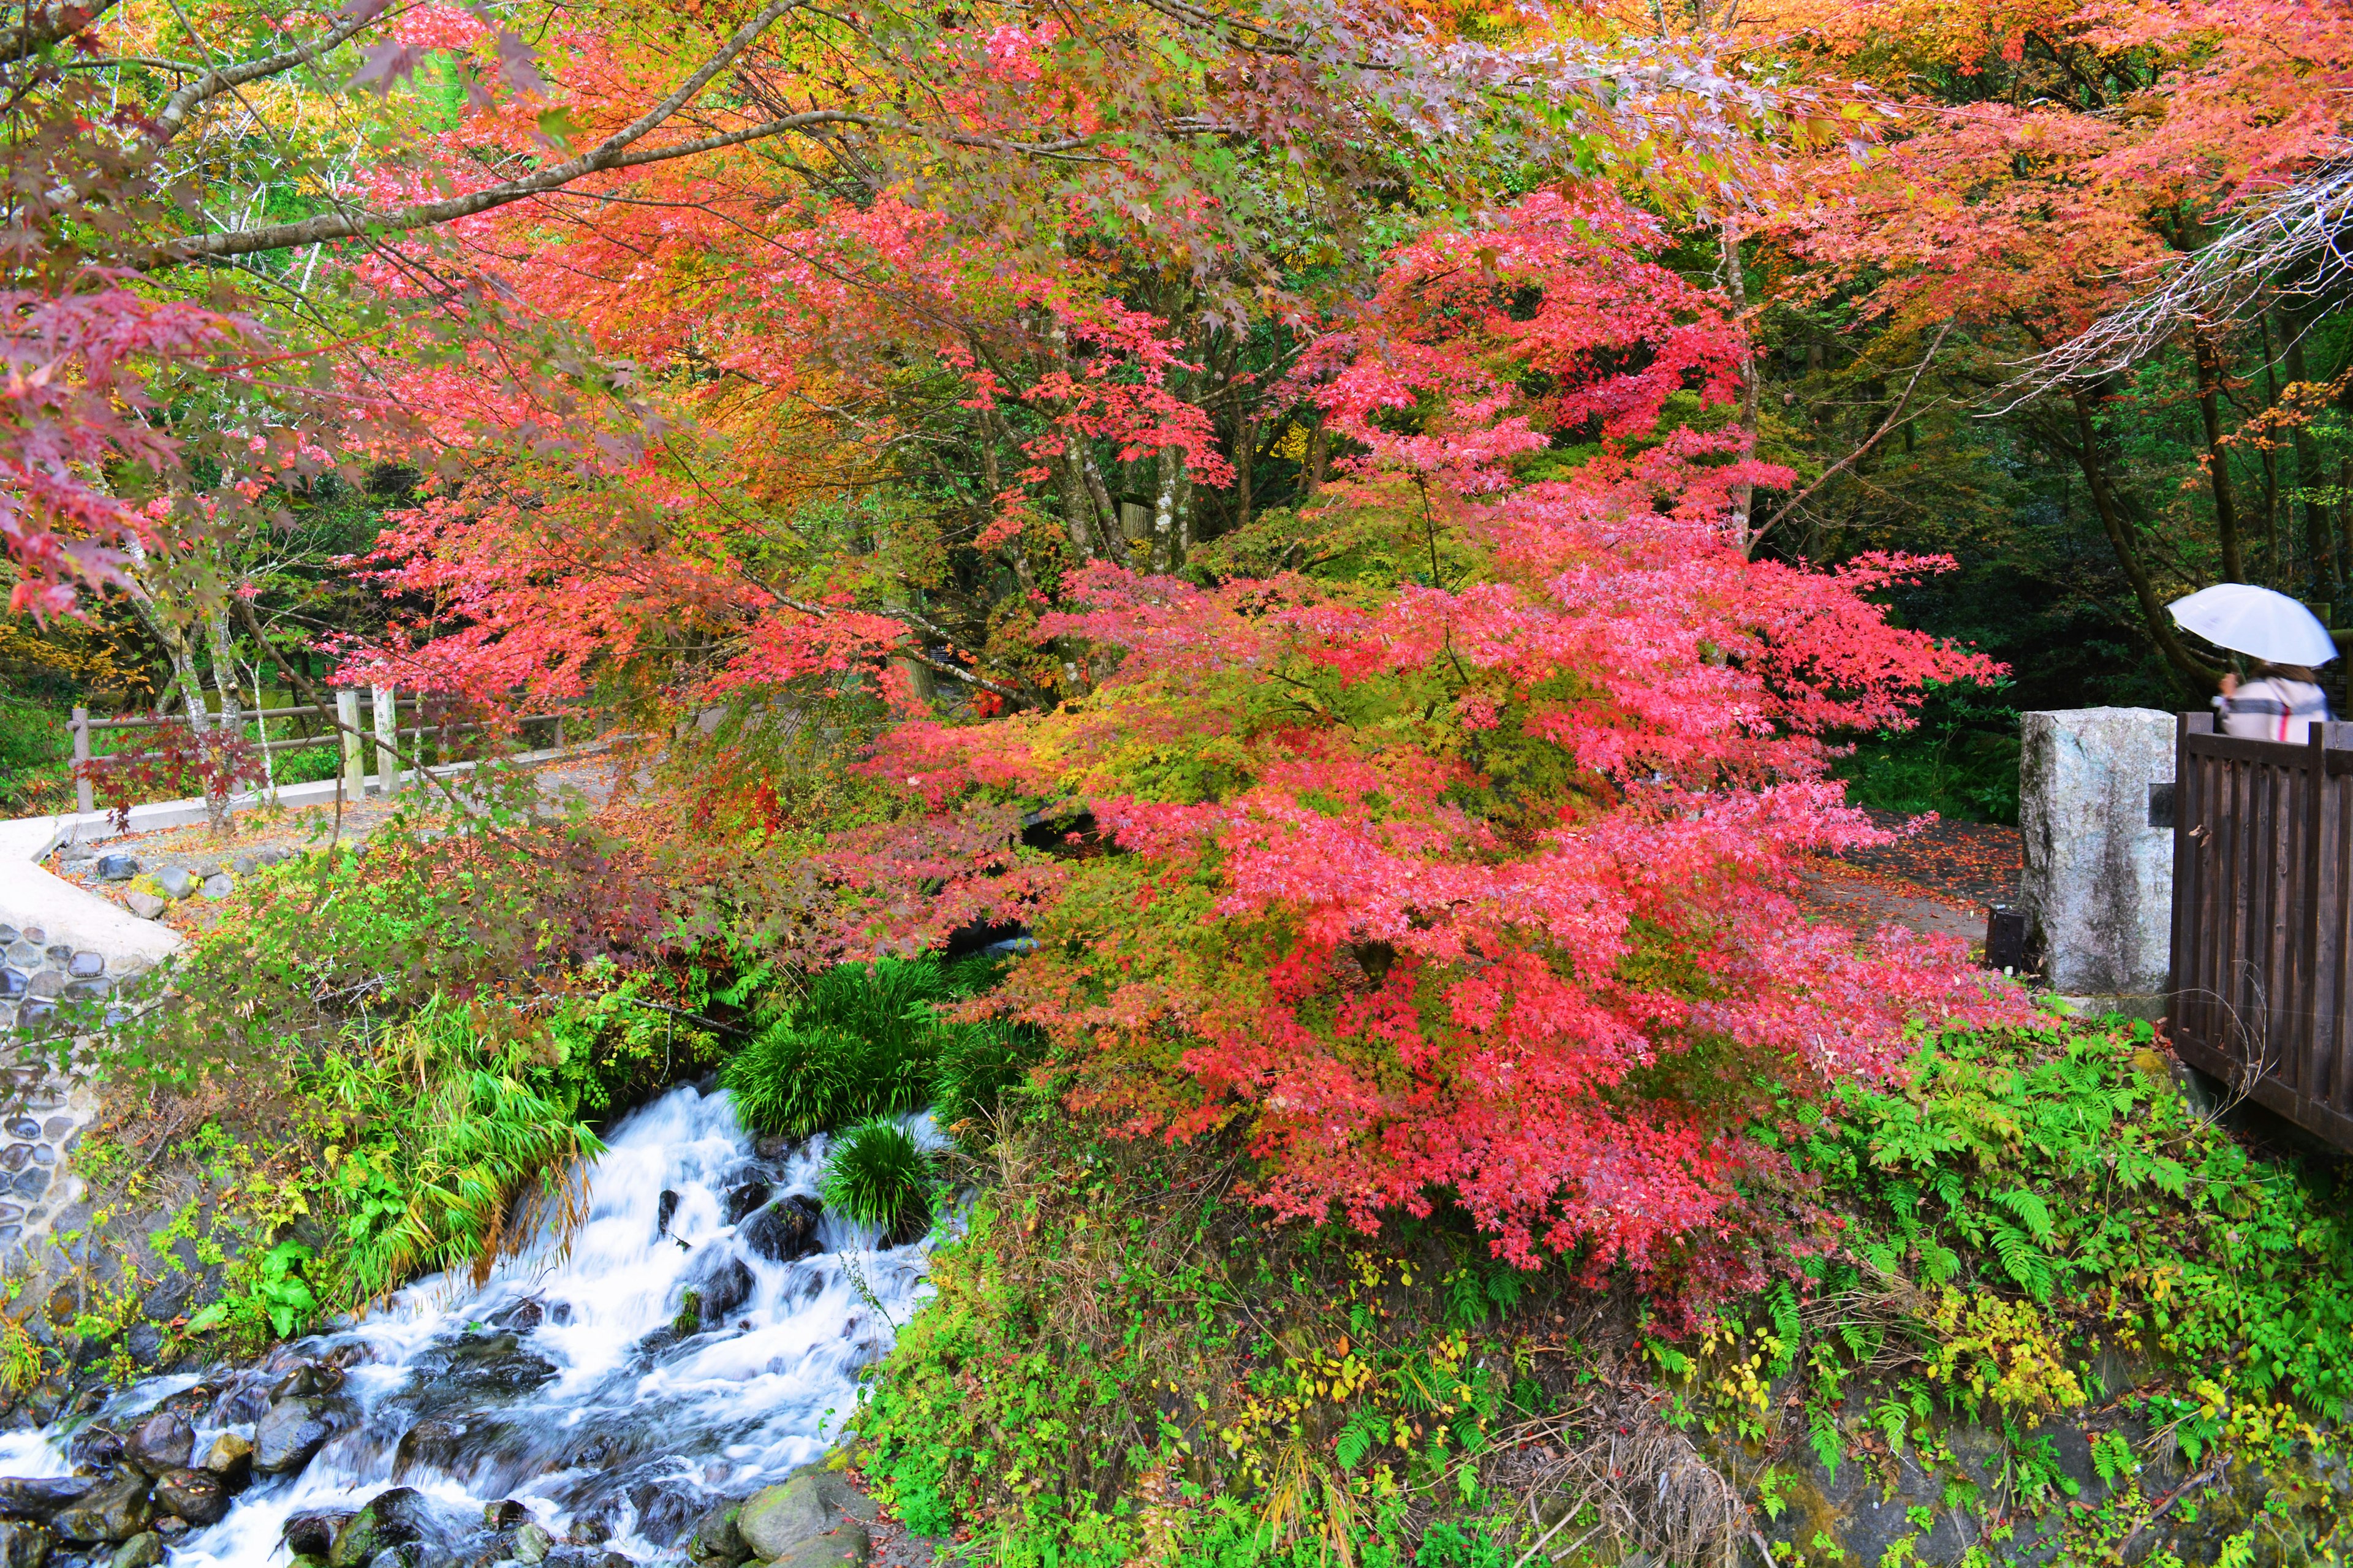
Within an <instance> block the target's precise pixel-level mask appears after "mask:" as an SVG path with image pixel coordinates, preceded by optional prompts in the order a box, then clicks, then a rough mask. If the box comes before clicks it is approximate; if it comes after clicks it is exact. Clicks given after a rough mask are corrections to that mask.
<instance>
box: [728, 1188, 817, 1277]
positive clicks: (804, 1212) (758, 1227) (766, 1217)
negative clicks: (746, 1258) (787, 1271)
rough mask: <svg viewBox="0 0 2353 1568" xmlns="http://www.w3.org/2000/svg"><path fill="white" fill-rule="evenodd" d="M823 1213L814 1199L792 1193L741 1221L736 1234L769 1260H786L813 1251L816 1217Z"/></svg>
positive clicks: (801, 1256) (805, 1256) (815, 1238)
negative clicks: (742, 1224) (741, 1225)
mask: <svg viewBox="0 0 2353 1568" xmlns="http://www.w3.org/2000/svg"><path fill="white" fill-rule="evenodd" d="M823 1212H824V1211H823V1210H822V1209H820V1208H819V1207H818V1202H817V1200H816V1199H815V1198H812V1197H809V1196H807V1195H806V1194H794V1195H793V1196H791V1197H788V1198H786V1199H784V1200H783V1201H782V1202H780V1203H773V1204H770V1205H768V1206H767V1207H766V1208H764V1209H762V1210H761V1211H760V1212H759V1213H757V1214H755V1215H753V1216H752V1217H751V1218H750V1219H747V1220H745V1221H744V1226H743V1228H742V1229H741V1230H739V1231H737V1232H736V1236H737V1237H738V1238H739V1239H741V1240H742V1242H743V1243H744V1246H745V1247H749V1248H750V1249H751V1250H752V1251H753V1252H754V1253H755V1254H757V1255H758V1256H760V1257H762V1258H766V1259H768V1260H769V1261H770V1262H772V1263H790V1262H792V1261H793V1260H794V1259H795V1258H807V1256H808V1255H809V1254H811V1253H813V1252H815V1251H816V1250H817V1223H818V1215H821V1214H822V1213H823Z"/></svg>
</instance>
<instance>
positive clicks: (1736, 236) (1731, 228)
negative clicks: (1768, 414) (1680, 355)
mask: <svg viewBox="0 0 2353 1568" xmlns="http://www.w3.org/2000/svg"><path fill="white" fill-rule="evenodd" d="M1716 244H1717V247H1718V249H1719V250H1720V251H1721V252H1722V254H1723V258H1724V292H1725V298H1726V299H1727V300H1730V301H1731V303H1732V316H1733V320H1734V321H1736V322H1738V323H1739V325H1740V330H1741V331H1743V332H1744V333H1745V332H1746V331H1747V330H1748V321H1747V317H1748V280H1747V279H1746V277H1744V276H1743V275H1742V271H1741V266H1740V226H1739V223H1738V221H1737V220H1736V219H1735V218H1734V217H1733V216H1731V215H1730V214H1728V213H1727V214H1726V215H1725V219H1724V223H1723V225H1722V226H1720V227H1718V228H1717V230H1716ZM1739 425H1740V435H1741V450H1740V455H1741V456H1742V457H1744V458H1745V457H1748V456H1750V455H1751V454H1753V453H1754V452H1755V451H1756V450H1757V356H1756V354H1755V353H1753V352H1751V351H1750V350H1749V349H1747V348H1746V347H1744V348H1743V349H1742V350H1741V354H1740V414H1739ZM1731 500H1732V547H1733V548H1734V549H1735V550H1737V551H1739V552H1740V553H1741V555H1742V557H1743V558H1744V559H1745V558H1746V556H1747V554H1748V552H1749V551H1750V550H1751V549H1753V548H1754V547H1755V544H1756V540H1755V536H1754V534H1753V533H1752V531H1751V530H1750V528H1749V517H1750V515H1751V512H1752V510H1754V508H1755V506H1756V503H1757V495H1756V487H1754V486H1752V485H1736V486H1734V487H1733V489H1732V490H1731Z"/></svg>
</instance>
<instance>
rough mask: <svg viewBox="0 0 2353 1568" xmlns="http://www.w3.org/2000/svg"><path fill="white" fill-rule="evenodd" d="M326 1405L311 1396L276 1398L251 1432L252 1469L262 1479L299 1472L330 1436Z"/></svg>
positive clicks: (332, 1433) (331, 1428) (330, 1425)
mask: <svg viewBox="0 0 2353 1568" xmlns="http://www.w3.org/2000/svg"><path fill="white" fill-rule="evenodd" d="M334 1430H335V1428H334V1424H333V1423H332V1422H331V1421H329V1420H328V1419H327V1402H326V1401H325V1400H323V1399H320V1398H317V1397H315V1396H306V1395H297V1396H295V1397H292V1398H288V1399H280V1400H279V1401H277V1402H276V1403H275V1404H273V1405H270V1407H269V1410H268V1411H267V1412H266V1413H265V1414H264V1415H262V1417H261V1421H260V1424H259V1426H256V1427H255V1428H254V1432H253V1468H255V1469H256V1470H259V1472H260V1473H261V1474H263V1475H265V1476H277V1475H283V1474H285V1473H286V1472H287V1471H289V1470H299V1469H301V1468H302V1467H303V1466H305V1465H307V1464H309V1463H310V1462H311V1456H312V1455H314V1454H316V1453H317V1452H318V1451H319V1450H320V1449H321V1448H322V1447H324V1446H325V1444H326V1441H327V1439H328V1438H329V1437H331V1436H333V1435H334Z"/></svg>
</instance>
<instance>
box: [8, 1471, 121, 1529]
mask: <svg viewBox="0 0 2353 1568" xmlns="http://www.w3.org/2000/svg"><path fill="white" fill-rule="evenodd" d="M99 1486H100V1481H99V1479H98V1478H97V1477H96V1476H43V1477H41V1478H40V1479H37V1480H36V1479H17V1478H16V1477H13V1476H12V1477H9V1478H6V1479H0V1519H22V1520H36V1521H40V1522H43V1523H47V1521H50V1520H52V1519H54V1518H56V1517H57V1512H58V1510H59V1509H61V1508H67V1507H69V1506H71V1505H72V1504H74V1503H77V1502H79V1501H80V1500H82V1499H83V1498H85V1497H87V1496H89V1495H90V1493H91V1492H94V1491H96V1490H97V1489H99Z"/></svg>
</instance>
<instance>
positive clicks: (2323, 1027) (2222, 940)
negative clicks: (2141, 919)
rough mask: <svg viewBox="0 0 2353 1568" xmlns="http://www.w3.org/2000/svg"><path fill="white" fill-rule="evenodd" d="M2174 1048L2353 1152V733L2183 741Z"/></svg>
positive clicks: (2199, 731)
mask: <svg viewBox="0 0 2353 1568" xmlns="http://www.w3.org/2000/svg"><path fill="white" fill-rule="evenodd" d="M2174 770H2175V771H2174V790H2173V806H2174V836H2173V969H2172V979H2171V981H2170V983H2169V984H2168V991H2169V992H2170V994H2171V1007H2170V1011H2171V1025H2172V1035H2173V1043H2174V1046H2175V1048H2176V1049H2178V1050H2179V1052H2180V1054H2181V1057H2182V1059H2183V1060H2185V1061H2187V1062H2189V1065H2190V1066H2192V1067H2195V1068H2200V1069H2202V1070H2203V1071H2206V1072H2209V1073H2211V1074H2212V1075H2214V1076H2215V1077H2216V1078H2219V1079H2222V1080H2223V1081H2224V1082H2225V1083H2227V1084H2228V1085H2229V1086H2230V1087H2231V1088H2232V1090H2233V1091H2235V1092H2237V1093H2240V1094H2243V1095H2245V1096H2246V1097H2247V1098H2248V1099H2250V1100H2253V1101H2255V1102H2256V1103H2257V1104H2259V1105H2263V1106H2265V1107H2267V1108H2269V1109H2270V1110H2274V1111H2276V1112H2278V1113H2279V1114H2280V1115H2281V1116H2284V1117H2285V1118H2286V1119H2287V1120H2289V1121H2293V1122H2295V1124H2296V1125H2297V1126H2299V1127H2302V1128H2303V1129H2305V1130H2306V1131H2308V1132H2312V1133H2315V1134H2316V1135H2317V1136H2319V1137H2321V1138H2324V1139H2327V1141H2328V1142H2331V1143H2334V1144H2337V1146H2338V1147H2340V1148H2346V1149H2353V1021H2348V1017H2347V1016H2346V1013H2347V1007H2348V1005H2353V973H2348V961H2353V724H2316V725H2314V726H2313V727H2312V739H2311V742H2310V743H2309V744H2306V745H2292V744H2287V743H2284V742H2274V741H2248V740H2241V739H2239V738H2237V737H2235V736H2229V735H2218V734H2216V733H2215V732H2214V717H2213V715H2212V714H2211V713H2184V714H2182V715H2181V716H2180V718H2179V723H2178V727H2177V730H2176V740H2175V760H2174Z"/></svg>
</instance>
